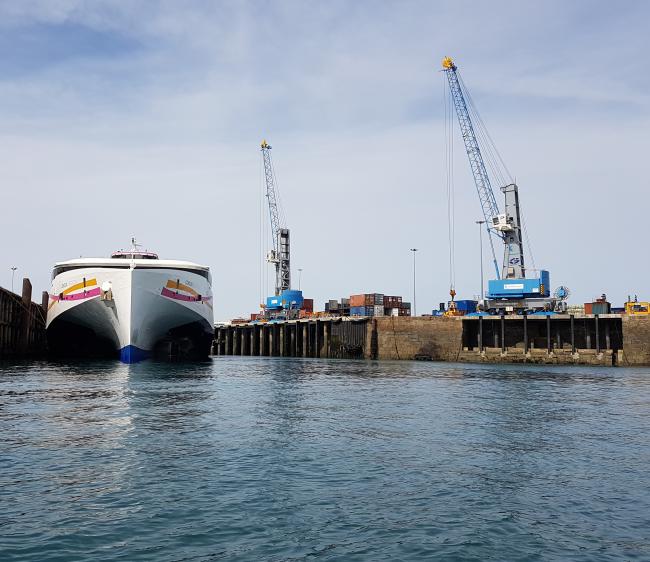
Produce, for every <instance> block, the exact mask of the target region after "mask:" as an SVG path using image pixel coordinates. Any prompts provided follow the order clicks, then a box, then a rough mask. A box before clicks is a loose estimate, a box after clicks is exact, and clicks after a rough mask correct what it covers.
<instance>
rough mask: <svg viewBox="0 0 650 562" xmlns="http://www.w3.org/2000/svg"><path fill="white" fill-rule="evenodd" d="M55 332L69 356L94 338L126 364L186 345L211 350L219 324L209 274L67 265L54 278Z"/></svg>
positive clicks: (197, 351)
mask: <svg viewBox="0 0 650 562" xmlns="http://www.w3.org/2000/svg"><path fill="white" fill-rule="evenodd" d="M125 265H126V264H125ZM47 330H48V341H49V342H50V346H51V348H52V351H53V352H54V353H55V354H56V353H58V354H61V355H66V354H74V353H75V351H80V352H81V354H83V352H84V351H91V350H90V349H88V348H87V347H88V345H90V344H89V343H87V342H91V341H93V338H94V340H95V343H97V344H98V345H97V349H98V350H99V351H101V352H102V354H105V353H106V352H107V350H110V351H111V353H112V354H114V355H119V358H120V359H121V360H122V361H123V362H125V363H135V362H138V361H141V360H143V359H146V358H148V357H151V356H152V355H154V354H155V353H160V354H163V355H164V354H165V353H167V354H168V355H170V356H173V355H174V353H175V352H177V351H179V350H185V351H189V352H190V353H189V355H190V356H192V357H198V356H206V355H207V354H208V353H209V348H210V342H211V340H212V330H213V314H212V292H211V288H210V282H209V278H208V277H207V275H201V274H199V273H195V272H192V271H188V270H176V269H173V268H161V267H146V266H143V267H135V268H130V267H117V268H116V267H112V268H108V267H107V268H103V267H88V268H76V269H73V270H71V271H64V272H63V273H60V274H59V275H57V276H56V277H55V278H54V280H53V282H52V292H51V294H50V301H49V307H48V315H47ZM84 347H86V348H87V349H84ZM67 352H68V353H67Z"/></svg>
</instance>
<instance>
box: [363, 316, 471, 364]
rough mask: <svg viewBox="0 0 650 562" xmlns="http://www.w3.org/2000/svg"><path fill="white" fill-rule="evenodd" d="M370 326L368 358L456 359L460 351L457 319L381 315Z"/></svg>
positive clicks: (460, 341) (458, 322) (460, 338)
mask: <svg viewBox="0 0 650 562" xmlns="http://www.w3.org/2000/svg"><path fill="white" fill-rule="evenodd" d="M369 326H370V328H369V330H368V336H367V338H368V341H367V343H366V350H367V353H366V358H368V359H380V360H381V359H422V360H429V361H457V360H458V357H459V354H460V352H461V351H462V335H463V325H462V321H461V319H460V318H446V317H408V316H401V317H400V316H383V317H377V318H373V319H372V320H371V321H370V323H369Z"/></svg>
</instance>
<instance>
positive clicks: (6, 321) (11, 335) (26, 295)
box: [0, 279, 48, 359]
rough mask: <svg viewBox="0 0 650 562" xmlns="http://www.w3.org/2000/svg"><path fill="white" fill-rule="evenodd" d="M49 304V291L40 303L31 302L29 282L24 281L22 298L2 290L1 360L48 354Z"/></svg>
mask: <svg viewBox="0 0 650 562" xmlns="http://www.w3.org/2000/svg"><path fill="white" fill-rule="evenodd" d="M47 304H48V294H47V292H44V293H43V299H42V302H41V304H36V303H34V302H32V284H31V282H30V281H29V279H23V287H22V295H17V294H15V293H14V292H12V291H8V290H7V289H3V288H2V287H0V359H4V358H9V357H12V358H14V357H35V356H40V355H44V354H45V351H46V340H45V318H46V315H47Z"/></svg>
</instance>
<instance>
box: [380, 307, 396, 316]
mask: <svg viewBox="0 0 650 562" xmlns="http://www.w3.org/2000/svg"><path fill="white" fill-rule="evenodd" d="M384 315H385V316H399V308H385V309H384Z"/></svg>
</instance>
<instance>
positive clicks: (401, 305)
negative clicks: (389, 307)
mask: <svg viewBox="0 0 650 562" xmlns="http://www.w3.org/2000/svg"><path fill="white" fill-rule="evenodd" d="M399 307H400V308H405V309H407V310H411V303H410V302H402V303H401V304H400V305H399Z"/></svg>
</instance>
